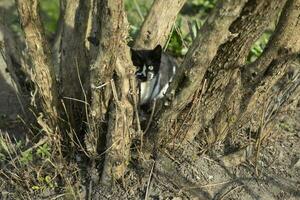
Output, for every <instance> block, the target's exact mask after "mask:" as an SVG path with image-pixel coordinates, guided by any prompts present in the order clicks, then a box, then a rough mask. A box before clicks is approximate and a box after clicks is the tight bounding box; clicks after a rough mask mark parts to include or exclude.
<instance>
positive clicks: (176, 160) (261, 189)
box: [0, 79, 300, 200]
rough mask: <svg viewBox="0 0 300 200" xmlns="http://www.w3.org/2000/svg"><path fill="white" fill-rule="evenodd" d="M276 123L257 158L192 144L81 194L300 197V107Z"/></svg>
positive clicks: (5, 105)
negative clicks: (111, 184)
mask: <svg viewBox="0 0 300 200" xmlns="http://www.w3.org/2000/svg"><path fill="white" fill-rule="evenodd" d="M2 82H3V79H2ZM3 83H4V82H3ZM0 91H1V95H0V97H1V98H0V108H1V112H2V113H1V120H0V122H1V123H0V125H1V126H0V129H1V131H3V132H4V131H7V132H9V133H10V134H11V135H12V136H17V137H18V138H22V134H24V133H25V130H24V129H22V128H21V127H22V126H19V125H18V122H17V121H16V112H19V111H20V110H21V108H20V107H19V106H18V105H19V104H18V101H17V98H16V96H15V94H14V92H13V91H12V90H11V88H10V87H8V85H5V84H1V85H0ZM6 94H9V96H7V95H6ZM5 96H6V97H5ZM298 104H299V103H298ZM10 109H12V110H10ZM275 124H276V125H275V126H274V127H273V128H272V131H271V136H270V137H269V138H268V139H267V140H266V141H265V142H264V144H263V145H262V147H261V149H260V151H259V152H260V153H259V155H258V156H257V157H255V158H257V159H246V158H247V157H248V156H247V154H248V153H249V152H248V151H250V152H251V151H253V150H251V148H250V147H251V146H248V147H245V148H240V150H239V151H237V152H234V151H233V153H232V152H231V153H230V154H228V155H224V154H225V153H224V152H225V151H224V149H225V147H224V146H222V145H219V146H217V145H216V147H212V148H211V150H210V151H208V152H209V153H205V154H203V153H202V152H201V148H200V144H199V143H198V142H197V140H196V141H195V142H194V143H191V144H189V145H188V146H186V147H185V148H184V149H180V148H179V149H177V150H174V151H170V152H166V151H165V152H160V153H159V154H158V158H157V159H156V161H155V162H154V161H153V160H150V161H149V162H148V165H147V166H144V167H140V166H139V163H137V162H138V161H134V160H132V162H131V163H130V165H129V169H130V170H129V171H128V173H127V174H126V176H125V177H124V179H123V181H121V182H120V183H117V184H116V185H115V187H113V188H106V187H104V186H97V185H96V184H95V185H92V187H91V188H89V190H90V191H92V192H87V189H84V188H85V187H83V191H82V193H83V194H87V193H90V194H91V198H92V199H153V200H163V199H170V200H171V199H173V200H181V199H216V200H217V199H218V200H225V199H232V200H233V199H234V200H235V199H241V200H252V199H265V200H273V199H276V200H277V199H278V200H296V199H300V105H297V106H295V107H294V108H293V109H292V110H289V111H286V112H285V113H283V114H280V115H279V117H277V119H276V123H275ZM1 131H0V132H1ZM252 149H253V147H252ZM256 161H257V162H256ZM145 169H147V170H145ZM86 188H88V187H86ZM33 198H34V197H33ZM0 199H1V198H0Z"/></svg>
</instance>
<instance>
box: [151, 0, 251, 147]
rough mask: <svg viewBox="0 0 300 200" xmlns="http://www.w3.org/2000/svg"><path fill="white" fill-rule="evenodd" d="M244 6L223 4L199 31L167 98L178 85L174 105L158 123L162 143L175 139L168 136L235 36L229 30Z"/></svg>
mask: <svg viewBox="0 0 300 200" xmlns="http://www.w3.org/2000/svg"><path fill="white" fill-rule="evenodd" d="M245 3H246V1H243V0H241V1H223V2H221V3H220V4H219V5H218V6H217V8H216V9H215V11H214V12H213V13H212V14H211V16H210V17H209V18H208V19H207V21H206V23H205V24H204V25H203V27H202V28H201V29H200V31H199V33H198V36H197V38H196V40H195V41H194V43H193V45H192V47H191V48H190V49H189V51H188V53H187V55H186V57H185V60H184V61H183V63H182V65H181V67H179V70H177V74H176V76H175V79H174V81H173V82H172V83H171V86H170V88H169V89H168V92H167V94H168V93H173V94H174V93H175V88H177V87H178V85H179V84H180V86H179V87H180V88H177V89H176V90H177V92H176V94H175V97H174V100H173V101H172V103H171V105H170V106H169V107H166V108H165V111H164V112H163V114H162V116H160V117H159V119H157V120H158V129H159V131H158V136H157V137H158V138H159V140H160V141H161V142H162V140H165V139H166V140H165V141H169V139H170V138H173V136H174V135H173V134H171V133H169V131H170V127H171V126H172V124H173V123H174V122H176V120H175V119H176V118H177V116H178V115H179V114H180V112H181V111H182V110H183V109H184V108H185V106H186V105H188V104H189V103H190V102H191V100H192V97H193V95H194V94H195V92H196V90H197V89H199V87H201V82H202V81H203V78H204V75H205V72H206V70H207V68H208V67H209V66H210V63H211V62H212V60H213V59H214V57H215V56H216V54H217V51H218V47H219V46H220V45H221V44H223V43H225V42H226V41H227V40H231V39H232V37H234V36H235V35H233V34H232V33H231V32H230V30H229V27H230V25H231V24H232V22H233V21H234V20H236V19H237V18H238V17H239V15H240V13H241V11H242V8H243V6H244V4H245ZM182 76H184V77H185V79H183V78H182ZM182 80H184V82H183V81H182ZM172 90H174V91H172ZM166 133H168V134H166ZM165 141H164V142H165ZM161 142H159V143H161ZM164 142H162V143H164Z"/></svg>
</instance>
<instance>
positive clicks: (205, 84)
mask: <svg viewBox="0 0 300 200" xmlns="http://www.w3.org/2000/svg"><path fill="white" fill-rule="evenodd" d="M16 3H17V6H18V11H19V16H20V21H21V24H22V29H23V31H24V35H25V41H26V47H27V51H26V52H25V53H26V56H29V58H30V61H31V66H32V71H33V76H32V80H33V81H34V82H35V85H36V90H37V92H38V97H39V103H40V104H39V105H40V107H41V110H42V113H43V115H41V117H39V119H38V122H39V123H40V125H41V126H42V128H43V129H44V130H45V131H46V132H50V133H62V132H68V133H69V132H70V133H72V134H74V133H75V134H77V135H80V134H84V133H86V134H85V136H84V144H85V147H84V148H85V149H84V151H86V152H87V156H88V157H89V159H90V161H91V163H92V168H96V166H98V165H100V166H101V172H100V176H101V182H102V183H103V184H105V185H111V184H112V183H114V182H115V181H116V180H118V179H121V178H122V177H123V176H124V174H125V172H126V169H127V166H128V163H129V160H130V158H131V156H132V155H131V149H130V147H131V145H132V140H133V139H135V140H138V142H136V143H137V144H136V146H139V147H140V149H139V155H138V156H140V157H139V160H142V159H144V157H143V155H144V154H149V152H150V153H152V155H153V158H154V159H157V163H158V165H157V168H159V170H158V171H160V172H162V173H165V174H166V176H168V177H172V176H174V175H175V173H174V169H173V168H172V167H170V168H168V166H166V165H163V162H164V161H166V162H169V160H170V159H169V158H167V157H166V156H164V155H163V154H161V153H160V152H161V151H162V150H170V147H177V146H180V145H189V144H190V143H191V142H193V141H195V139H197V140H198V141H200V143H201V144H202V147H201V148H203V149H208V147H209V146H212V145H213V144H215V143H217V142H224V141H225V142H226V143H235V142H237V141H236V138H238V139H239V140H240V141H242V140H244V141H246V140H247V131H249V130H250V132H255V134H256V136H257V137H256V138H255V139H256V141H257V146H259V143H260V142H261V141H262V140H263V139H264V138H265V137H266V136H267V134H266V132H265V130H267V129H268V128H269V127H270V126H271V123H272V121H271V120H272V119H273V116H274V115H275V114H276V112H277V111H278V110H280V108H282V105H285V104H287V102H289V100H291V99H294V98H296V97H295V94H298V93H299V85H300V81H299V80H300V79H299V77H300V75H299V68H300V61H299V52H300V39H299V36H298V35H299V34H300V19H299V16H300V0H265V1H259V0H236V1H232V0H223V1H219V3H218V5H217V6H216V8H215V9H214V11H213V12H212V13H211V14H210V16H209V17H208V19H207V20H206V22H205V24H204V25H203V26H202V27H201V29H200V30H199V31H198V35H197V38H196V39H195V40H194V41H193V44H192V46H191V48H190V49H189V50H188V53H187V55H186V56H185V58H184V60H183V62H182V64H181V65H180V67H179V68H178V71H177V74H176V76H175V77H174V80H173V82H172V83H171V85H170V87H169V88H168V91H167V94H166V97H168V98H163V99H162V100H159V102H160V103H161V105H160V106H158V107H157V108H158V109H157V110H156V112H154V113H155V114H154V120H153V121H152V123H151V126H150V129H149V134H147V137H146V139H145V141H143V137H144V133H143V132H142V130H141V126H140V123H139V111H138V107H139V106H138V95H137V94H138V92H137V85H136V81H135V77H134V73H135V68H134V67H133V65H132V62H131V60H130V53H129V47H128V46H127V37H128V22H127V18H126V15H125V8H124V0H120V1H116V0H102V1H96V0H89V1H84V0H77V1H71V0H61V14H60V15H61V17H60V20H62V23H58V24H59V29H58V30H57V33H56V38H55V42H54V44H53V48H52V55H51V53H50V49H49V42H48V41H47V39H46V38H45V36H44V33H43V28H42V22H41V20H40V16H39V11H38V10H39V9H38V3H37V1H36V0H26V1H25V0H23V1H21V0H17V1H16ZM184 3H185V0H176V1H174V0H164V1H163V0H156V1H154V3H153V5H152V8H151V10H150V11H149V13H148V15H147V18H146V19H145V21H144V23H143V25H142V28H141V31H140V33H139V35H138V37H137V38H136V40H135V45H134V47H135V48H142V49H150V48H153V47H154V46H156V45H157V44H162V45H164V44H165V43H166V41H167V39H168V37H169V34H170V31H171V29H172V26H173V24H174V22H175V20H176V16H177V14H178V12H179V11H180V9H181V7H182V6H183V4H184ZM279 14H280V18H279V21H278V23H277V24H276V29H275V32H274V34H273V35H272V37H271V39H270V41H269V43H268V45H267V47H266V49H265V50H264V52H263V54H262V55H261V56H260V57H259V58H258V59H257V60H256V61H255V62H253V63H250V64H248V63H247V62H246V59H247V56H248V53H249V51H250V49H251V46H252V45H253V44H254V43H255V41H256V40H258V39H259V37H260V36H261V35H262V34H263V33H264V31H265V30H266V29H267V28H268V26H269V25H270V24H271V23H274V22H275V21H276V20H277V16H278V15H279ZM0 28H1V27H0ZM55 67H59V68H60V70H56V73H57V74H55ZM291 71H292V72H291ZM56 75H57V76H58V77H59V82H57V81H56ZM60 102H63V104H61V103H60ZM64 106H66V113H64V112H58V109H61V108H64ZM60 119H62V120H60ZM62 121H63V123H62ZM66 121H67V122H68V123H69V127H70V128H69V129H67V130H66V123H65V122H66ZM82 138H83V137H82ZM65 139H66V140H70V143H72V142H74V141H71V140H73V138H70V139H68V138H65ZM79 140H80V139H79ZM240 141H239V142H240ZM80 142H82V141H80ZM143 142H144V143H143ZM82 143H83V142H82ZM74 146H75V145H74ZM74 146H73V147H71V148H74ZM144 146H145V147H146V148H144ZM170 152H171V151H170ZM102 155H104V157H105V158H104V159H101V158H102ZM147 158H148V159H149V157H146V159H147ZM99 163H100V164H99ZM139 164H140V163H139ZM141 164H142V166H143V167H147V168H149V165H148V164H147V162H141ZM155 166H156V165H155ZM153 168H154V167H153ZM168 169H169V170H168ZM174 179H175V180H179V181H180V177H179V178H177V177H175V178H174ZM192 192H193V191H192V190H191V193H192Z"/></svg>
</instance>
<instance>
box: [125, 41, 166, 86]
mask: <svg viewBox="0 0 300 200" xmlns="http://www.w3.org/2000/svg"><path fill="white" fill-rule="evenodd" d="M130 50H131V60H132V63H133V65H134V66H136V73H135V75H136V77H137V78H138V79H139V80H141V81H142V82H144V81H148V80H151V79H153V78H154V77H155V76H156V75H157V74H158V71H159V66H160V62H161V55H162V47H161V46H160V45H157V46H156V47H155V48H154V49H151V50H134V49H130Z"/></svg>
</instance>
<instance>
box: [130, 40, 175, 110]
mask: <svg viewBox="0 0 300 200" xmlns="http://www.w3.org/2000/svg"><path fill="white" fill-rule="evenodd" d="M131 59H132V62H133V65H134V66H136V69H137V70H136V74H135V75H136V78H137V79H138V81H139V88H140V105H145V104H148V103H150V102H151V101H152V100H155V99H159V98H162V97H163V95H164V94H165V92H166V90H167V88H168V86H169V83H170V82H171V81H172V78H173V76H174V75H175V72H176V68H177V64H176V62H175V60H174V58H172V57H171V56H170V55H168V54H166V53H164V52H163V50H162V47H161V46H160V45H157V46H156V47H155V48H154V49H151V50H145V49H141V50H135V49H131Z"/></svg>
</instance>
